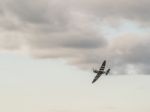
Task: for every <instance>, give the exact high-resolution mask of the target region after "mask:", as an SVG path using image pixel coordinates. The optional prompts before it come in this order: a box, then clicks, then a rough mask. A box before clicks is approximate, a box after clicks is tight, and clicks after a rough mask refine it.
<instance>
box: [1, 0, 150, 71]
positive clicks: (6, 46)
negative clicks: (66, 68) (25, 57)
mask: <svg viewBox="0 0 150 112" xmlns="http://www.w3.org/2000/svg"><path fill="white" fill-rule="evenodd" d="M0 3H1V4H0V50H1V51H3V50H7V51H14V50H15V51H18V52H19V51H21V52H24V50H28V52H29V53H30V54H31V55H32V56H33V57H35V58H63V59H66V60H67V61H68V62H69V63H70V64H74V65H77V66H79V67H82V68H91V66H95V65H97V64H99V63H100V61H102V60H103V59H107V60H109V61H110V65H112V66H113V69H114V70H113V71H114V73H130V70H131V71H134V72H137V73H142V74H144V73H146V74H148V73H150V67H149V66H150V61H149V58H150V50H149V48H150V39H149V35H150V34H149V32H143V35H138V34H136V33H133V34H131V33H129V34H126V35H125V34H124V33H121V34H120V36H119V37H113V36H112V37H113V38H111V39H108V38H106V37H105V36H106V35H104V34H103V31H102V30H101V29H103V27H105V25H106V24H107V25H109V26H110V27H112V28H113V29H117V28H118V27H117V26H118V25H120V21H124V20H127V21H130V22H133V23H136V24H138V25H146V27H142V29H149V23H150V15H149V10H150V8H149V5H150V2H149V1H148V0H142V1H141V0H139V1H137V0H130V1H129V0H116V1H112V0H105V1H103V0H92V1H88V0H80V1H79V0H63V1H62V0H38V1H31V0H6V1H2V0H1V1H0ZM106 30H107V29H106ZM118 31H119V30H118ZM144 33H146V34H147V35H145V34H144Z"/></svg>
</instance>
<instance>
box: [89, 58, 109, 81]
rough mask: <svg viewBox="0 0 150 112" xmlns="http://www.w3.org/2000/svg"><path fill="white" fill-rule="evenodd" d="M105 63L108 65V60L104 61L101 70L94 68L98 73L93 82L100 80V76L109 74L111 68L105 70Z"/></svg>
mask: <svg viewBox="0 0 150 112" xmlns="http://www.w3.org/2000/svg"><path fill="white" fill-rule="evenodd" d="M105 65H106V60H104V61H103V63H102V65H101V67H100V69H99V70H94V69H93V72H94V73H97V75H96V76H95V78H94V79H93V81H92V83H94V82H96V81H97V80H98V78H99V77H100V76H101V75H102V74H106V75H108V73H109V72H110V69H108V70H107V71H104V69H105Z"/></svg>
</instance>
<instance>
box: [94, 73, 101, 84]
mask: <svg viewBox="0 0 150 112" xmlns="http://www.w3.org/2000/svg"><path fill="white" fill-rule="evenodd" d="M101 75H102V73H101V74H97V75H96V76H95V78H94V79H93V81H92V83H94V82H95V81H97V79H98V78H99V77H100V76H101Z"/></svg>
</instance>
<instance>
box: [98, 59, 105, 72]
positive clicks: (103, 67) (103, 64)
mask: <svg viewBox="0 0 150 112" xmlns="http://www.w3.org/2000/svg"><path fill="white" fill-rule="evenodd" d="M105 65H106V60H104V61H103V63H102V65H101V67H100V69H99V71H104V69H105Z"/></svg>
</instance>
